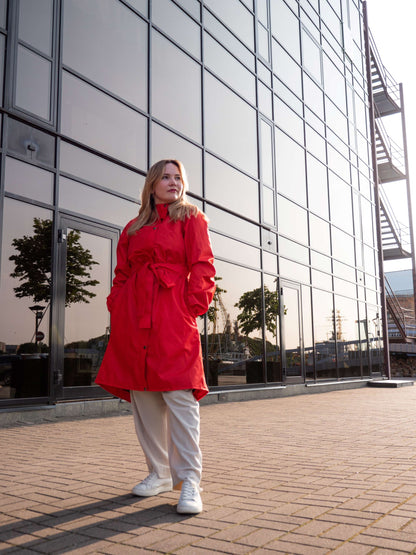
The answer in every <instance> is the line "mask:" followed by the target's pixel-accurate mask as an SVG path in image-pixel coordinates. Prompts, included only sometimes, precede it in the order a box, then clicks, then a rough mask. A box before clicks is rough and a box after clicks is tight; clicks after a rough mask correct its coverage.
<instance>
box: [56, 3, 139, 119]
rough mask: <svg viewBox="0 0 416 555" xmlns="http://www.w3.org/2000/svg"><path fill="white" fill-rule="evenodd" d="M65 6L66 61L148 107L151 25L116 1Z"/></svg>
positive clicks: (92, 78) (125, 96)
mask: <svg viewBox="0 0 416 555" xmlns="http://www.w3.org/2000/svg"><path fill="white" fill-rule="evenodd" d="M63 7H64V27H63V63H64V64H65V65H67V66H69V67H71V68H72V69H75V70H76V71H77V72H79V73H80V74H81V75H85V76H86V77H88V78H89V79H91V80H92V81H94V82H95V83H97V84H98V85H101V86H102V87H104V88H105V89H107V90H109V91H111V92H113V93H115V94H116V95H117V96H120V97H121V98H123V99H125V100H127V101H128V102H130V103H131V104H133V105H135V106H137V107H139V108H142V109H143V110H145V109H146V108H147V55H146V51H147V25H146V24H145V23H144V22H143V21H142V20H141V19H140V17H138V16H137V15H136V14H135V13H133V12H132V11H131V10H129V9H128V8H126V6H123V4H122V3H121V2H113V1H112V0H89V1H88V2H79V1H77V0H65V2H64V3H63ZM92 29H93V30H94V31H93V32H91V30H92ZM132 68H134V71H132Z"/></svg>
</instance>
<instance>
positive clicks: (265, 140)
mask: <svg viewBox="0 0 416 555" xmlns="http://www.w3.org/2000/svg"><path fill="white" fill-rule="evenodd" d="M260 149H261V178H262V181H263V183H264V184H266V185H268V186H269V187H273V144H272V128H271V126H270V125H269V124H268V123H266V122H265V121H264V120H260Z"/></svg>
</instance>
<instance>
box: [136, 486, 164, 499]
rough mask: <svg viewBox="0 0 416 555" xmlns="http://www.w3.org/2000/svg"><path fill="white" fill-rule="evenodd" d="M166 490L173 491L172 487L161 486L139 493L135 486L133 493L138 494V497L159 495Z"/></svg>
mask: <svg viewBox="0 0 416 555" xmlns="http://www.w3.org/2000/svg"><path fill="white" fill-rule="evenodd" d="M166 491H172V487H169V488H168V487H159V488H156V489H153V490H150V491H146V492H141V493H138V492H136V491H134V488H133V489H132V490H131V493H132V494H133V495H136V496H137V497H153V496H154V495H159V493H164V492H166Z"/></svg>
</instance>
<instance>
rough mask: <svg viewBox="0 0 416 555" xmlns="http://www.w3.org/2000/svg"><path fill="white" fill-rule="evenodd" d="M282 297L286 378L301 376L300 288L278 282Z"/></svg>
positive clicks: (283, 361)
mask: <svg viewBox="0 0 416 555" xmlns="http://www.w3.org/2000/svg"><path fill="white" fill-rule="evenodd" d="M280 291H281V293H283V295H282V302H283V305H284V306H283V307H282V311H281V314H282V320H283V321H282V347H283V360H282V363H283V367H284V369H285V375H286V378H294V377H300V376H302V367H303V364H302V329H301V305H300V303H301V299H300V288H299V287H297V286H293V287H292V286H289V285H288V284H287V283H286V282H283V281H281V282H280Z"/></svg>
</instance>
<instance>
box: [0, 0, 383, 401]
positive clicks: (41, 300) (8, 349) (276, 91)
mask: <svg viewBox="0 0 416 555" xmlns="http://www.w3.org/2000/svg"><path fill="white" fill-rule="evenodd" d="M0 4H1V10H0V81H1V84H2V87H1V88H0V91H1V158H0V162H1V188H0V194H1V212H0V218H1V220H0V224H1V225H0V229H1V281H0V306H1V307H2V310H1V316H0V405H1V404H4V405H10V404H19V403H29V402H30V403H34V402H55V401H56V400H62V399H79V398H92V397H100V396H104V395H105V393H104V392H103V391H102V390H101V389H100V388H98V387H96V386H95V385H94V377H95V374H96V372H97V369H98V367H99V364H100V360H101V357H102V353H103V351H104V349H105V345H106V341H107V339H108V333H109V317H108V314H107V312H106V310H105V297H106V295H107V294H108V292H109V289H110V285H111V276H112V271H113V269H114V264H115V247H116V244H117V239H118V236H119V233H120V230H121V229H122V228H123V226H124V225H125V224H126V223H127V221H128V220H130V219H131V218H133V217H134V216H135V215H136V214H137V211H138V207H139V198H140V191H141V189H142V187H143V183H144V176H145V174H146V171H147V169H148V167H149V166H150V165H151V164H152V163H153V162H154V161H156V160H158V159H160V158H165V157H175V158H179V159H181V160H182V161H183V163H184V164H185V167H186V168H187V170H188V173H189V177H190V196H191V197H192V199H191V200H193V201H194V202H195V203H196V204H197V205H198V206H200V207H201V208H202V209H203V210H204V211H205V212H206V214H207V215H208V217H209V219H210V229H211V238H212V244H213V249H214V254H215V256H216V260H217V262H216V267H217V277H216V280H217V291H216V294H215V297H214V301H213V303H212V305H211V307H210V309H209V311H208V313H207V314H206V315H205V316H204V317H202V318H200V319H199V321H198V326H199V329H200V333H201V342H202V347H203V354H204V362H205V369H206V376H207V381H208V385H209V386H210V388H211V390H212V391H217V390H219V389H221V390H223V389H230V388H245V387H251V388H252V387H253V386H258V387H265V386H267V385H280V384H287V385H288V386H290V384H295V383H305V382H315V381H319V380H340V379H346V378H362V377H368V376H372V375H379V374H380V373H383V368H382V349H383V345H382V337H381V336H380V329H381V322H380V314H381V310H380V291H379V276H378V273H377V272H378V263H377V257H378V252H377V241H376V233H375V223H376V221H375V206H374V192H373V181H372V165H371V164H372V162H371V143H370V130H369V110H368V92H367V82H366V73H365V67H366V60H365V46H364V36H363V14H362V5H361V1H360V0H342V1H341V0H335V1H331V2H329V1H327V0H320V1H319V2H318V0H315V1H312V0H273V1H272V0H245V1H242V0H229V1H227V2H223V1H222V0H204V1H200V0H163V1H162V0H158V1H153V2H152V1H149V2H148V1H147V0H134V1H133V0H131V1H127V0H89V1H88V2H85V1H83V0H38V1H36V2H32V1H31V0H13V1H12V0H9V2H7V1H4V2H1V3H0ZM6 46H7V48H6Z"/></svg>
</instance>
